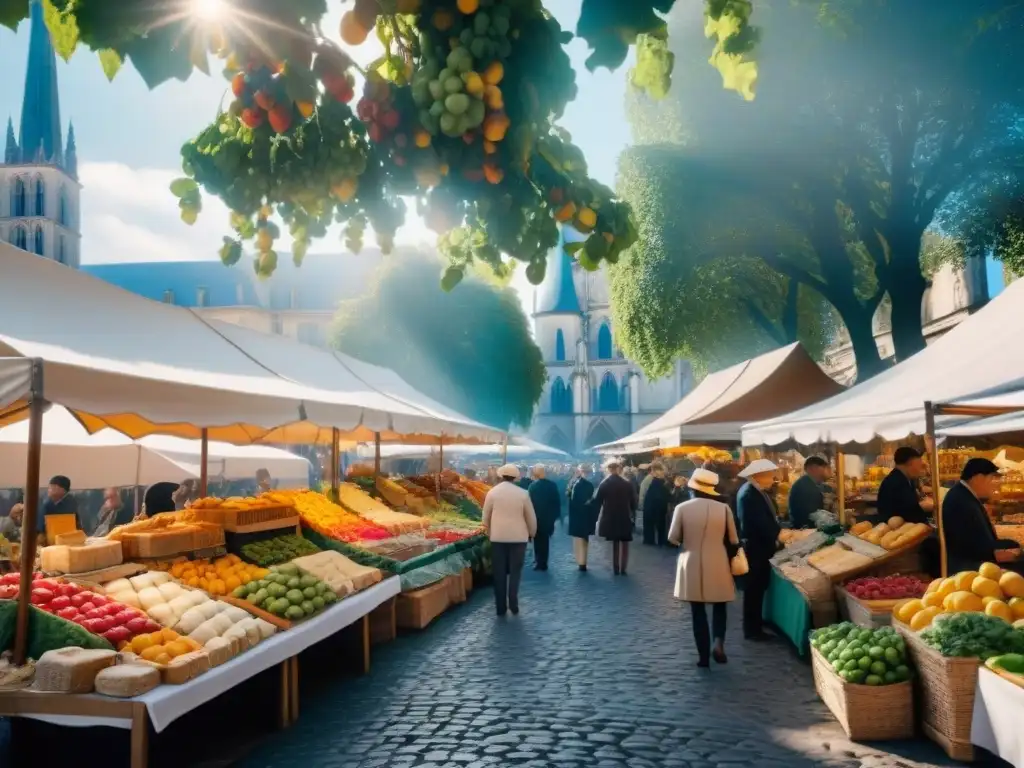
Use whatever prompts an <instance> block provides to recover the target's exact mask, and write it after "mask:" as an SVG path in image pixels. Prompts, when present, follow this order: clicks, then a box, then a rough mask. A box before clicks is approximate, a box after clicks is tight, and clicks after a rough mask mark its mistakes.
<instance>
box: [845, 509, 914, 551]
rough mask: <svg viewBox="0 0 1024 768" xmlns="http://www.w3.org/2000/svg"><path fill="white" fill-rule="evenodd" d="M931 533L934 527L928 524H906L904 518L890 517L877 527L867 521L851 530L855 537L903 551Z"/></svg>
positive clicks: (886, 547)
mask: <svg viewBox="0 0 1024 768" xmlns="http://www.w3.org/2000/svg"><path fill="white" fill-rule="evenodd" d="M931 531H932V527H931V526H930V525H928V524H927V523H905V522H903V518H902V517H890V518H889V520H888V522H885V523H879V524H878V525H875V526H872V525H871V523H869V522H867V521H865V522H862V523H857V524H856V525H855V526H853V527H852V528H851V529H850V533H851V534H853V535H854V536H856V537H858V538H860V539H864V541H867V542H870V543H871V544H875V545H877V546H879V547H882V548H883V549H902V548H903V547H907V546H910V545H911V544H914V543H916V542H918V541H920V540H921V539H923V538H924V537H925V536H927V535H928V534H930V533H931Z"/></svg>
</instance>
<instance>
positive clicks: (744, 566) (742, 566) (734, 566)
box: [729, 547, 750, 576]
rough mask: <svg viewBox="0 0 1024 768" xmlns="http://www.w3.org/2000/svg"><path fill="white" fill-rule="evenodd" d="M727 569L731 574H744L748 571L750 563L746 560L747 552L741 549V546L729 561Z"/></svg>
mask: <svg viewBox="0 0 1024 768" xmlns="http://www.w3.org/2000/svg"><path fill="white" fill-rule="evenodd" d="M729 569H730V570H731V571H732V575H733V576H746V575H747V574H748V573H749V572H750V563H748V562H747V553H746V552H744V551H743V547H739V549H737V551H736V554H735V555H734V556H733V558H732V560H731V561H730V563H729Z"/></svg>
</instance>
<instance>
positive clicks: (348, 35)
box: [341, 11, 370, 45]
mask: <svg viewBox="0 0 1024 768" xmlns="http://www.w3.org/2000/svg"><path fill="white" fill-rule="evenodd" d="M369 34H370V30H369V29H367V28H366V27H364V26H363V23H362V22H361V21H360V20H359V17H358V16H356V14H355V12H354V11H345V13H344V14H342V16H341V39H342V40H344V41H345V42H346V43H348V44H349V45H362V44H363V43H364V42H366V38H367V36H369Z"/></svg>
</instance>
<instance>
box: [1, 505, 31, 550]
mask: <svg viewBox="0 0 1024 768" xmlns="http://www.w3.org/2000/svg"><path fill="white" fill-rule="evenodd" d="M24 512H25V505H24V504H21V503H20V502H19V503H18V504H15V505H14V506H13V507H11V511H10V512H8V513H7V516H6V517H3V518H0V536H3V537H4V538H5V539H7V541H9V542H10V543H11V544H18V543H20V542H21V520H22V516H23V515H24Z"/></svg>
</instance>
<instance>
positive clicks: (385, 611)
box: [370, 597, 397, 645]
mask: <svg viewBox="0 0 1024 768" xmlns="http://www.w3.org/2000/svg"><path fill="white" fill-rule="evenodd" d="M395 602H396V598H394V597H391V598H388V599H387V600H385V601H384V602H383V603H381V604H380V605H378V606H377V607H376V608H374V609H373V610H372V611H370V644H371V645H381V644H382V643H390V642H391V641H392V640H394V639H395V635H396V634H397V633H396V629H397V623H396V616H395Z"/></svg>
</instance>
